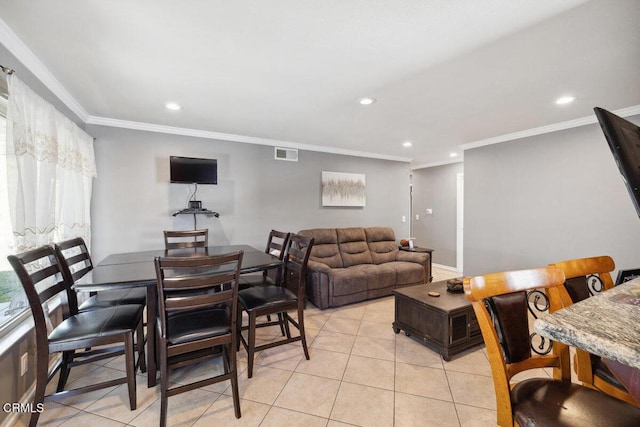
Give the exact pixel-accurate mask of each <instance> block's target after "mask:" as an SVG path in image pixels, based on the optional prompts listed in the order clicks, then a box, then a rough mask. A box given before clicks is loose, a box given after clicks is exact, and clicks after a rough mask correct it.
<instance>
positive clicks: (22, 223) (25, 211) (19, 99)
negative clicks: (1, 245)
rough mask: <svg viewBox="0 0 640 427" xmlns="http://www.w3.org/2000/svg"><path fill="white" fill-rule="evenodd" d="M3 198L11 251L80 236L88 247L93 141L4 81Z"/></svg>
mask: <svg viewBox="0 0 640 427" xmlns="http://www.w3.org/2000/svg"><path fill="white" fill-rule="evenodd" d="M8 86H9V102H8V106H7V138H6V147H5V150H4V151H5V153H6V165H7V175H6V176H7V181H6V182H7V195H8V201H9V212H10V218H11V229H12V231H13V239H14V241H13V242H10V246H12V249H13V252H15V253H17V252H23V251H25V250H29V249H33V248H35V247H38V246H41V245H44V244H49V243H52V242H58V241H61V240H65V239H68V238H71V237H75V236H80V237H83V238H84V239H85V240H86V241H87V244H90V243H91V218H90V203H91V181H92V178H93V177H95V176H96V165H95V157H94V152H93V138H92V137H91V136H90V135H88V134H87V133H86V132H84V131H83V130H82V129H80V128H79V127H78V126H77V125H76V124H75V123H73V122H72V121H71V120H69V119H68V118H66V117H65V116H64V115H63V114H62V113H60V112H59V111H58V110H56V109H55V108H54V107H53V106H52V105H51V104H49V103H48V102H46V101H45V100H44V99H42V98H41V97H40V96H38V95H37V94H36V93H35V92H33V91H32V90H31V89H29V88H28V87H27V86H26V85H25V84H24V83H23V82H22V81H20V80H19V79H18V78H17V77H16V76H15V74H13V75H11V76H9V77H8Z"/></svg>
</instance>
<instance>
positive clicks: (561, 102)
mask: <svg viewBox="0 0 640 427" xmlns="http://www.w3.org/2000/svg"><path fill="white" fill-rule="evenodd" d="M576 99H578V97H577V96H572V95H567V96H561V97H560V98H558V99H556V104H558V105H564V104H571V103H572V102H573V101H575V100H576Z"/></svg>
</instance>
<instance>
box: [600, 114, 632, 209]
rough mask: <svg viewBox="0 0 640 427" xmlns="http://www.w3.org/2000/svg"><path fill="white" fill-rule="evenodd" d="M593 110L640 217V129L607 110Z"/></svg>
mask: <svg viewBox="0 0 640 427" xmlns="http://www.w3.org/2000/svg"><path fill="white" fill-rule="evenodd" d="M593 110H594V111H595V112H596V117H597V118H598V121H599V122H600V127H602V132H604V136H605V138H606V139H607V142H608V143H609V148H610V149H611V153H613V158H614V159H615V160H616V163H617V164H618V169H620V173H621V174H622V177H623V178H624V181H625V184H626V186H627V190H628V191H629V195H630V196H631V201H632V202H633V205H634V206H635V208H636V213H637V214H638V216H640V127H638V126H637V125H635V124H633V123H631V122H630V121H628V120H625V119H623V118H621V117H618V116H616V115H615V114H613V113H611V112H609V111H607V110H605V109H602V108H599V107H596V108H594V109H593Z"/></svg>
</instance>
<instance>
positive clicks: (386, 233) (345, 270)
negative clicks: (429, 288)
mask: <svg viewBox="0 0 640 427" xmlns="http://www.w3.org/2000/svg"><path fill="white" fill-rule="evenodd" d="M300 234H302V235H303V236H309V237H313V238H314V239H315V244H314V246H313V249H312V250H311V256H310V258H309V264H308V266H307V299H308V300H309V301H310V302H312V303H313V304H314V305H315V306H317V307H319V308H321V309H325V308H328V307H337V306H341V305H345V304H350V303H354V302H358V301H364V300H367V299H371V298H378V297H382V296H386V295H391V293H392V290H393V289H395V288H397V287H400V286H409V285H416V284H420V283H427V281H428V278H429V277H430V276H431V271H430V266H429V254H427V253H415V252H405V251H400V250H398V243H397V242H396V237H395V234H394V232H393V229H391V228H389V227H369V228H361V227H358V228H315V229H311V230H302V231H300Z"/></svg>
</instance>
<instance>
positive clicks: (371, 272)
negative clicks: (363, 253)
mask: <svg viewBox="0 0 640 427" xmlns="http://www.w3.org/2000/svg"><path fill="white" fill-rule="evenodd" d="M351 268H355V266H354V267H349V269H351ZM362 271H364V272H365V273H366V274H367V289H368V290H369V291H370V290H372V289H386V288H391V289H393V288H394V287H395V285H396V280H397V275H398V272H397V271H396V269H395V268H394V267H393V266H388V265H385V264H363V265H362Z"/></svg>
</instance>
